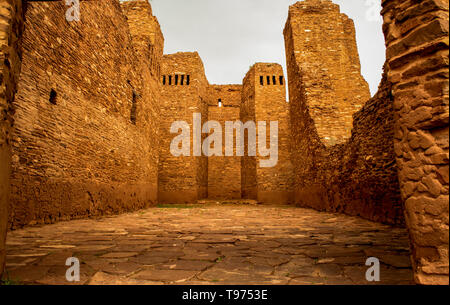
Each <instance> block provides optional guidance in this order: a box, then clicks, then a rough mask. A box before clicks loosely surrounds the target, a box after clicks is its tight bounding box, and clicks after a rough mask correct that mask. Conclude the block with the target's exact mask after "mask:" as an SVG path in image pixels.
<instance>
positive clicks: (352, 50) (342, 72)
mask: <svg viewBox="0 0 450 305" xmlns="http://www.w3.org/2000/svg"><path fill="white" fill-rule="evenodd" d="M284 36H285V41H286V54H287V56H288V57H287V61H288V66H289V65H291V66H292V65H294V63H295V64H296V65H298V68H299V69H300V71H299V74H300V78H301V80H299V81H301V82H302V88H292V90H304V91H305V95H306V96H307V99H308V107H309V114H310V115H311V118H312V119H313V120H314V124H315V128H316V130H317V133H318V135H319V137H320V140H321V141H322V142H323V143H324V144H325V145H326V146H332V145H335V144H341V143H345V141H346V140H348V138H350V135H351V130H352V127H353V124H352V123H353V118H352V116H353V114H354V113H355V112H357V111H358V110H360V109H361V107H362V105H363V104H364V103H365V102H366V101H367V100H368V99H369V98H370V91H369V85H368V84H367V82H366V81H365V80H364V78H363V77H362V75H361V66H360V60H359V54H358V49H357V45H356V36H355V26H354V23H353V20H351V19H350V18H348V16H346V15H345V14H342V13H341V12H340V8H339V6H338V5H336V4H334V3H332V2H331V1H329V0H305V1H300V2H297V3H296V4H294V5H292V6H290V7H289V17H288V20H287V22H286V28H285V30H284ZM288 70H289V71H292V70H293V69H288ZM290 78H291V75H289V80H291V79H290ZM289 87H290V90H291V86H289Z"/></svg>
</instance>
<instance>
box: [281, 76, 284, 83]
mask: <svg viewBox="0 0 450 305" xmlns="http://www.w3.org/2000/svg"><path fill="white" fill-rule="evenodd" d="M280 85H284V78H283V75H281V76H280Z"/></svg>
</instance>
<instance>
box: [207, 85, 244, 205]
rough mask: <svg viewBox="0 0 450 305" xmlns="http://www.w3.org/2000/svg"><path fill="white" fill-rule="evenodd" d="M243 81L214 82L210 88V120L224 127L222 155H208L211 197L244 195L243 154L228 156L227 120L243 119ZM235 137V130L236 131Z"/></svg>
mask: <svg viewBox="0 0 450 305" xmlns="http://www.w3.org/2000/svg"><path fill="white" fill-rule="evenodd" d="M241 92H242V86H241V85H211V86H209V88H208V94H207V96H208V120H209V121H216V122H219V124H220V126H221V128H222V143H223V145H222V156H211V157H209V158H208V198H209V199H240V198H241V157H239V156H236V148H237V147H238V146H237V145H238V143H236V140H234V142H233V143H234V144H233V153H234V155H233V156H225V143H226V142H225V140H226V139H225V137H226V135H225V124H226V122H236V121H238V120H240V106H241ZM233 136H234V137H235V138H236V132H235V131H233Z"/></svg>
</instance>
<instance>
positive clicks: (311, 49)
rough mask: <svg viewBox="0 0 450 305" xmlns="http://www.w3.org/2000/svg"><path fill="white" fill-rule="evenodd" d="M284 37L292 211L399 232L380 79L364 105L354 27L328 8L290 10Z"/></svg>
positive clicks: (386, 89) (389, 122)
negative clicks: (330, 214) (348, 218)
mask: <svg viewBox="0 0 450 305" xmlns="http://www.w3.org/2000/svg"><path fill="white" fill-rule="evenodd" d="M284 35H285V42H286V58H287V63H288V76H289V98H290V116H291V134H292V135H291V136H292V146H293V148H292V160H293V163H294V168H295V170H294V173H295V186H294V188H295V203H296V204H297V205H300V206H302V207H311V208H314V209H318V210H326V211H336V212H343V213H346V214H350V215H358V216H362V217H364V218H367V219H371V220H374V221H380V222H385V223H390V224H396V225H403V224H404V217H403V209H402V202H401V198H400V193H399V185H398V175H397V170H398V169H397V164H396V163H395V151H394V142H393V138H394V110H393V106H392V100H391V84H390V83H389V82H388V81H387V75H386V71H385V75H384V76H383V80H382V82H381V84H380V87H379V91H378V93H377V94H376V95H375V96H374V97H373V98H372V99H369V98H370V95H369V90H368V86H367V83H366V82H365V80H364V79H363V78H362V76H361V74H360V64H359V56H358V53H357V51H356V41H355V33H354V25H353V22H352V21H351V20H350V19H348V17H347V16H345V15H343V14H341V13H340V12H339V7H338V6H337V5H335V4H333V3H331V1H322V0H308V1H303V2H298V3H297V4H295V5H293V6H291V7H290V9H289V18H288V21H287V23H286V27H285V30H284ZM331 37H333V38H331ZM338 38H339V39H338ZM325 49H326V50H328V51H327V52H323V51H322V50H325ZM337 57H339V58H345V60H344V62H341V61H339V64H336V60H335V58H337ZM352 128H353V130H352ZM336 144H339V145H336ZM398 150H399V148H398V147H396V151H397V153H402V152H400V151H398Z"/></svg>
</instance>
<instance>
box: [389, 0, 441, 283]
mask: <svg viewBox="0 0 450 305" xmlns="http://www.w3.org/2000/svg"><path fill="white" fill-rule="evenodd" d="M382 4H383V11H382V14H383V17H384V25H383V30H384V34H385V38H386V47H387V50H386V57H387V65H388V67H387V69H388V80H389V81H390V82H391V83H392V95H393V105H394V109H395V137H394V141H395V154H396V157H397V165H398V170H399V181H400V189H401V194H402V198H403V200H404V201H405V216H406V223H407V225H408V228H409V232H410V237H411V249H412V256H413V266H414V271H415V275H416V282H418V283H421V284H447V285H448V283H449V277H448V274H449V256H448V241H449V235H448V234H449V227H448V224H449V178H448V177H449V138H448V137H449V125H448V124H449V104H448V100H449V71H448V65H449V51H448V41H449V40H448V39H449V38H448V35H449V18H448V17H449V2H448V0H427V1H412V0H407V1H404V0H384V1H383V2H382Z"/></svg>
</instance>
